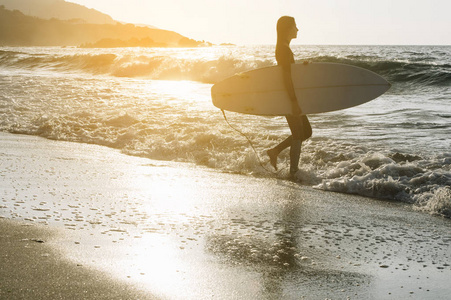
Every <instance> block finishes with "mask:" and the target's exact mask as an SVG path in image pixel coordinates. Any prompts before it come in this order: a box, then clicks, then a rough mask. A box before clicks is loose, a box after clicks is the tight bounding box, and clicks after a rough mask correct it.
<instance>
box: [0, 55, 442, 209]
mask: <svg viewBox="0 0 451 300" xmlns="http://www.w3.org/2000/svg"><path fill="white" fill-rule="evenodd" d="M292 49H293V52H294V54H295V57H296V60H297V62H303V61H310V62H334V63H345V64H350V65H355V66H358V67H363V68H366V69H369V70H371V71H373V72H376V73H378V74H379V75H381V76H383V77H384V78H385V79H387V80H388V81H389V82H390V83H391V84H392V87H391V89H390V90H389V91H388V92H387V93H385V94H384V95H382V96H381V97H379V98H377V99H375V100H373V101H370V102H368V103H366V104H363V105H361V106H357V107H354V108H350V109H346V110H341V111H336V112H330V113H323V114H316V115H309V118H310V121H311V124H312V127H313V136H312V138H310V139H309V140H308V141H306V142H304V143H303V145H302V153H301V163H300V171H299V172H298V174H297V177H298V180H299V183H300V184H303V185H309V186H313V187H315V188H317V189H323V190H327V191H336V192H342V193H351V194H359V195H363V196H368V197H374V198H379V199H388V200H395V201H403V202H407V203H411V204H413V205H414V206H415V208H417V209H419V210H424V211H426V212H430V213H434V214H439V215H444V216H446V217H451V188H450V186H451V150H450V149H451V148H450V146H451V145H450V144H451V143H450V136H451V89H450V88H451V46H293V47H292ZM275 64H276V62H275V58H274V46H235V47H207V48H116V49H78V48H70V47H69V48H60V47H28V48H16V47H2V48H0V130H2V131H6V132H11V133H19V134H29V135H38V136H42V137H46V138H49V139H54V140H65V141H73V142H80V143H91V144H98V145H104V146H108V147H112V148H116V149H120V150H121V151H122V152H124V153H126V154H129V155H136V156H142V157H148V158H151V159H157V160H166V161H178V162H189V163H194V164H197V165H200V166H205V167H208V168H213V169H216V170H218V172H232V173H239V174H246V175H248V176H259V177H263V176H267V177H277V178H286V177H288V166H289V155H288V151H285V152H283V153H282V154H281V155H280V157H279V168H280V169H281V171H279V172H275V171H274V170H272V169H271V167H270V165H269V164H268V158H267V157H266V155H265V151H266V150H267V149H269V148H271V147H274V146H275V145H276V144H277V143H279V142H280V141H282V140H283V139H284V138H286V137H287V136H288V135H289V134H290V131H289V129H288V126H287V124H286V121H285V119H284V118H283V117H262V116H252V115H243V114H237V113H231V112H226V115H227V118H228V120H229V122H230V123H231V124H232V125H233V126H234V127H236V128H237V129H238V130H240V131H241V132H242V133H244V134H245V135H246V137H248V138H249V140H250V141H251V143H252V146H254V148H255V151H254V150H253V148H252V147H251V145H250V144H249V143H248V141H247V140H246V139H245V137H243V136H242V135H241V134H239V133H238V132H236V131H235V130H233V129H232V128H231V127H230V126H229V125H228V124H227V123H226V122H225V120H224V118H223V115H222V113H221V111H220V110H219V109H217V108H216V107H214V106H213V105H212V102H211V97H210V89H211V86H212V84H214V83H216V82H218V81H220V80H222V79H225V78H226V77H228V76H232V75H234V74H235V73H239V72H244V71H248V70H251V69H255V68H260V67H267V66H272V65H275Z"/></svg>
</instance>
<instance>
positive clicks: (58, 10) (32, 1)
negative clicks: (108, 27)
mask: <svg viewBox="0 0 451 300" xmlns="http://www.w3.org/2000/svg"><path fill="white" fill-rule="evenodd" d="M0 5H4V6H5V8H6V9H9V10H16V9H17V10H19V11H21V12H22V13H24V14H25V15H29V16H34V17H38V18H41V19H52V18H55V19H60V20H73V21H75V20H78V21H79V22H80V23H83V22H84V23H91V24H116V21H114V20H113V18H111V17H110V16H109V15H106V14H104V13H101V12H99V11H97V10H95V9H89V8H87V7H84V6H83V5H79V4H75V3H71V2H66V1H64V0H0Z"/></svg>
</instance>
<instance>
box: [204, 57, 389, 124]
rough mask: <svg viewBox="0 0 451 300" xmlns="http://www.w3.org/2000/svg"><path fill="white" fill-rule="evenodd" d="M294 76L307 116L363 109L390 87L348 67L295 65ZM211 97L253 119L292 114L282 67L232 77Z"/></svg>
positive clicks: (378, 78) (373, 75)
mask: <svg viewBox="0 0 451 300" xmlns="http://www.w3.org/2000/svg"><path fill="white" fill-rule="evenodd" d="M291 73H292V79H293V85H294V88H295V91H296V96H297V99H298V102H299V106H300V107H301V109H302V111H303V113H304V114H315V113H322V112H329V111H334V110H340V109H344V108H349V107H353V106H356V105H360V104H363V103H365V102H368V101H370V100H373V99H375V98H377V97H379V96H380V95H382V94H383V93H385V92H386V91H387V90H388V89H389V88H390V86H391V85H390V83H388V82H387V81H386V80H385V79H384V78H382V77H381V76H379V75H377V74H376V73H374V72H371V71H369V70H366V69H363V68H359V67H355V66H351V65H345V64H336V63H309V64H293V65H292V68H291ZM211 96H212V100H213V104H214V105H215V106H216V107H218V108H220V109H224V110H229V111H233V112H238V113H245V114H254V115H289V114H291V104H290V99H289V97H288V93H287V91H286V89H285V85H284V82H283V78H282V68H281V67H279V66H273V67H267V68H261V69H256V70H252V71H249V72H245V73H240V74H236V75H234V76H232V77H229V78H227V79H225V80H223V81H221V82H218V83H216V84H215V85H213V87H212V88H211Z"/></svg>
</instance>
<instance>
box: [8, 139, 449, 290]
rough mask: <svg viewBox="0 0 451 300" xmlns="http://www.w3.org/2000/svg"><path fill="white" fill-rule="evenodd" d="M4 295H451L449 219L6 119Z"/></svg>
mask: <svg viewBox="0 0 451 300" xmlns="http://www.w3.org/2000/svg"><path fill="white" fill-rule="evenodd" d="M0 143H1V146H0V166H1V167H0V178H1V181H0V189H1V190H0V216H1V218H2V220H0V226H1V234H0V239H1V240H0V243H1V244H2V246H1V250H0V259H1V261H0V275H1V281H0V298H2V299H31V298H33V299H49V298H53V299H55V298H56V299H76V298H80V299H81V298H86V299H147V298H150V299H154V298H161V299H449V295H450V293H451V286H450V285H449V283H450V280H451V266H450V261H451V220H450V219H446V218H442V217H436V216H432V215H429V214H427V213H425V212H421V211H415V210H414V208H413V207H412V206H410V205H407V204H402V203H399V202H391V201H381V200H375V199H371V198H363V197H360V196H352V195H346V194H338V193H332V192H324V191H319V190H315V189H313V188H311V187H306V186H301V185H299V184H296V183H292V182H290V181H285V180H281V179H275V178H263V177H261V178H257V177H252V176H244V175H237V174H230V173H222V172H220V171H218V170H214V169H208V168H204V167H199V166H195V165H191V164H187V163H176V162H167V161H155V160H150V159H146V158H140V157H132V156H127V155H124V154H121V153H120V152H119V151H118V150H114V149H111V148H106V147H102V146H97V145H88V144H79V143H69V142H61V141H51V140H46V139H43V138H39V137H35V136H27V135H13V134H7V133H0Z"/></svg>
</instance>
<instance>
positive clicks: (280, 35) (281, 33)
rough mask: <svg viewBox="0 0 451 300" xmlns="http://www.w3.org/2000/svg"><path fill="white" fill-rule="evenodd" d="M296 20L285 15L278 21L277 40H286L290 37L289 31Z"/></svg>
mask: <svg viewBox="0 0 451 300" xmlns="http://www.w3.org/2000/svg"><path fill="white" fill-rule="evenodd" d="M295 23H296V22H295V21H294V18H293V17H289V16H283V17H280V18H279V20H278V21H277V42H278V43H279V42H285V41H286V40H287V39H288V38H287V35H288V31H289V30H290V28H291V26H293V25H294V24H295Z"/></svg>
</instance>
